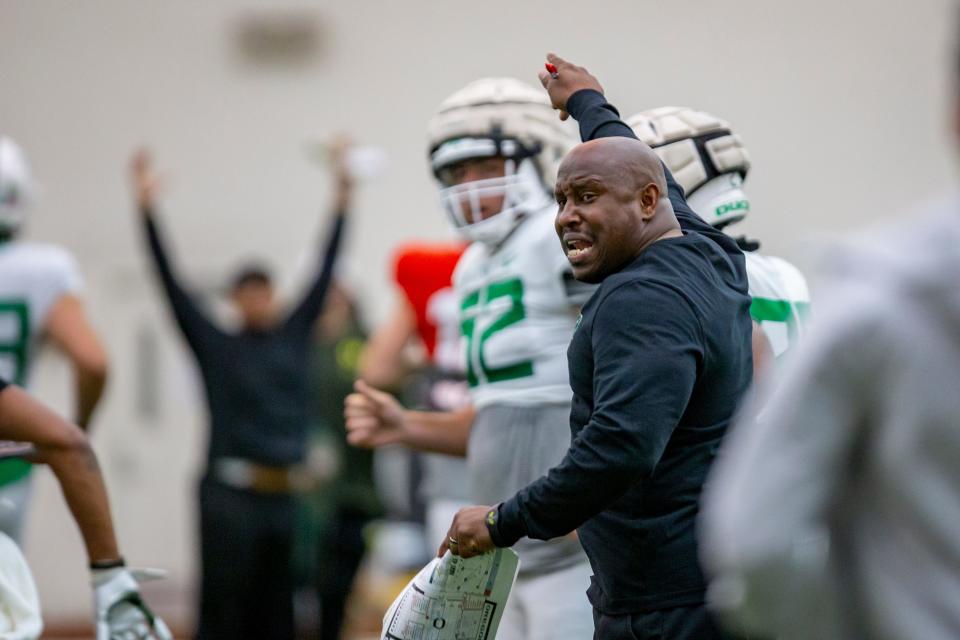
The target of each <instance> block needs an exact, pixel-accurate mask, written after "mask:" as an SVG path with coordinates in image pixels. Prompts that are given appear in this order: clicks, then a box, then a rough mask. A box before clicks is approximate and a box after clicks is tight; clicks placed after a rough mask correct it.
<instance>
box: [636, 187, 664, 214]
mask: <svg viewBox="0 0 960 640" xmlns="http://www.w3.org/2000/svg"><path fill="white" fill-rule="evenodd" d="M638 198H639V200H640V209H641V211H642V212H643V219H644V220H649V219H650V218H652V217H653V216H654V214H655V213H656V212H657V204H659V202H660V187H658V186H657V185H656V184H655V183H653V182H651V183H649V184H647V186H645V187H644V188H643V189H641V190H640V195H639V196H638Z"/></svg>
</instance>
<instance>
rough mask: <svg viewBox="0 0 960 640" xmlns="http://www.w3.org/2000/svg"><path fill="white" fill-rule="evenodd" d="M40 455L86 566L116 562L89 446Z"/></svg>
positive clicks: (104, 499) (110, 521) (107, 510)
mask: <svg viewBox="0 0 960 640" xmlns="http://www.w3.org/2000/svg"><path fill="white" fill-rule="evenodd" d="M40 455H41V459H42V460H44V461H45V462H46V463H47V464H48V465H49V466H50V468H51V469H52V470H53V473H54V474H55V475H56V476H57V482H59V484H60V488H61V490H62V491H63V497H64V499H65V500H66V502H67V506H68V507H69V508H70V513H71V514H73V519H74V520H75V521H76V523H77V527H78V528H79V529H80V535H81V536H82V537H83V543H84V546H85V547H86V550H87V557H88V559H89V560H90V562H98V561H101V562H102V561H105V560H114V559H116V558H119V557H120V550H119V548H118V547H117V539H116V535H115V533H114V530H113V519H112V518H111V515H110V505H109V502H108V500H107V490H106V487H105V486H104V482H103V476H102V475H101V473H100V466H99V464H98V463H97V458H96V456H95V455H94V453H93V450H92V449H91V448H90V445H89V443H87V442H86V441H84V443H83V444H81V445H77V446H74V447H70V448H66V449H53V450H50V449H40Z"/></svg>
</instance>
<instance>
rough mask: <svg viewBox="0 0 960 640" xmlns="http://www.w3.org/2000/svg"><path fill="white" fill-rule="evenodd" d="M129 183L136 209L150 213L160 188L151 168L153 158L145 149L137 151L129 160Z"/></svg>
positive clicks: (157, 177) (156, 176)
mask: <svg viewBox="0 0 960 640" xmlns="http://www.w3.org/2000/svg"><path fill="white" fill-rule="evenodd" d="M130 182H131V186H132V187H133V194H134V197H135V198H136V201H137V207H138V208H139V209H140V210H141V211H144V212H146V211H150V210H151V209H152V208H153V204H154V199H155V198H156V194H157V191H158V190H159V188H160V182H161V180H160V177H159V176H158V175H157V173H156V171H155V170H154V168H153V158H151V156H150V151H149V150H147V149H146V148H140V149H137V151H136V152H135V153H134V154H133V158H131V160H130Z"/></svg>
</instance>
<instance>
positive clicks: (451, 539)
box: [447, 536, 460, 547]
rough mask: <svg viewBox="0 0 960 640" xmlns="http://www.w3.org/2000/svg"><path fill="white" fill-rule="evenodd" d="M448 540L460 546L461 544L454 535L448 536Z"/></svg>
mask: <svg viewBox="0 0 960 640" xmlns="http://www.w3.org/2000/svg"><path fill="white" fill-rule="evenodd" d="M447 541H448V542H449V543H450V544H455V545H457V546H458V547H459V546H460V543H459V542H457V539H456V538H453V537H450V536H448V537H447Z"/></svg>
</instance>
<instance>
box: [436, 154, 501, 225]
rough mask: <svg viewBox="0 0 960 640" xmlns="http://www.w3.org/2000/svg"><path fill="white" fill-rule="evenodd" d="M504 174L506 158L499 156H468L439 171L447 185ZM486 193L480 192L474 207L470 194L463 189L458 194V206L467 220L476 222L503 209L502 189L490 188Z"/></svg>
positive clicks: (487, 178)
mask: <svg viewBox="0 0 960 640" xmlns="http://www.w3.org/2000/svg"><path fill="white" fill-rule="evenodd" d="M504 175H506V160H505V159H504V158H502V157H500V156H492V157H489V158H470V159H468V160H463V161H462V162H457V163H456V164H452V165H450V166H449V167H446V168H444V169H443V170H442V172H441V179H442V180H443V183H444V184H445V185H446V186H448V187H456V186H460V185H464V184H466V183H468V182H476V181H478V180H490V179H491V178H502V177H504ZM491 191H492V193H490V194H489V195H486V194H484V193H482V192H481V193H480V194H479V197H478V198H477V199H476V203H477V207H476V209H475V208H474V207H473V205H472V204H471V201H472V195H471V194H470V192H469V191H464V193H463V194H462V195H461V196H460V207H461V210H463V211H464V212H465V213H466V214H467V216H468V218H469V219H468V220H467V222H468V223H470V224H476V223H477V222H480V221H482V220H486V219H488V218H492V217H493V216H495V215H497V214H498V213H500V212H501V211H502V210H503V201H504V194H503V191H502V189H495V190H491Z"/></svg>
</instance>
